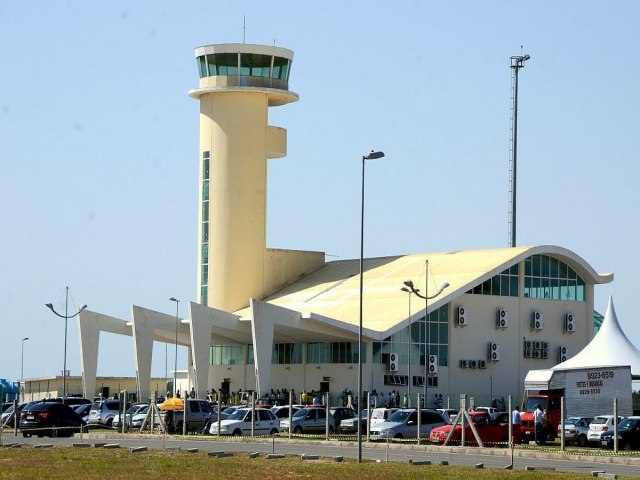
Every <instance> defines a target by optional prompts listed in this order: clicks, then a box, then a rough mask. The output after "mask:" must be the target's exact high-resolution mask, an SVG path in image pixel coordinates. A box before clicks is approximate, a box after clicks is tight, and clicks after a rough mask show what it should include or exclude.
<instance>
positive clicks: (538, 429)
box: [511, 404, 546, 445]
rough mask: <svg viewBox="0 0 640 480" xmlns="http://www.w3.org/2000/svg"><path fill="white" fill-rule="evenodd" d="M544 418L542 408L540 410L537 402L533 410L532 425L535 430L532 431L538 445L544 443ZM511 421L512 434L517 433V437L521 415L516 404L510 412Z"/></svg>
mask: <svg viewBox="0 0 640 480" xmlns="http://www.w3.org/2000/svg"><path fill="white" fill-rule="evenodd" d="M545 420H546V416H545V413H544V410H542V407H541V406H540V404H538V405H537V406H536V409H535V410H534V411H533V423H534V427H535V430H534V432H535V441H536V443H537V444H538V445H540V444H542V443H544V438H543V435H544V433H543V427H544V422H545ZM511 423H512V424H513V434H514V436H515V435H517V436H518V437H519V436H520V425H521V423H522V421H521V417H520V408H519V407H518V406H517V405H516V407H515V408H514V409H513V412H511ZM516 429H517V430H516Z"/></svg>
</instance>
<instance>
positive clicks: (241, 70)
mask: <svg viewBox="0 0 640 480" xmlns="http://www.w3.org/2000/svg"><path fill="white" fill-rule="evenodd" d="M197 62H198V71H199V73H200V78H205V77H214V76H217V75H220V76H237V75H239V76H243V77H247V76H248V77H265V78H277V79H279V80H284V81H288V80H289V71H290V69H291V60H289V59H287V58H282V57H275V56H273V55H260V54H257V53H214V54H209V55H203V56H201V57H198V58H197Z"/></svg>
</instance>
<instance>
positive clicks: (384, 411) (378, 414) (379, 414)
mask: <svg viewBox="0 0 640 480" xmlns="http://www.w3.org/2000/svg"><path fill="white" fill-rule="evenodd" d="M398 410H400V409H399V408H395V407H393V408H386V407H383V408H374V409H373V410H371V422H370V425H371V427H373V426H374V425H378V424H379V423H382V422H386V421H387V420H388V419H389V417H390V416H391V415H393V414H394V413H396V412H397V411H398Z"/></svg>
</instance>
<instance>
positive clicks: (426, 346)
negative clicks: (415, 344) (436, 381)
mask: <svg viewBox="0 0 640 480" xmlns="http://www.w3.org/2000/svg"><path fill="white" fill-rule="evenodd" d="M424 267H425V288H424V293H425V294H424V295H422V294H421V293H420V291H419V290H418V289H417V288H415V286H414V285H413V282H412V281H411V280H405V282H404V284H405V286H407V287H408V288H409V290H411V293H413V294H415V295H417V296H418V297H420V298H422V299H423V300H424V324H425V332H424V385H423V396H424V406H425V407H427V384H428V375H429V344H430V343H431V332H430V328H429V300H432V299H434V298H436V297H437V296H438V295H440V294H441V293H442V292H443V291H444V290H445V288H447V287H448V286H449V283H448V282H444V283H442V284H441V285H440V288H439V289H438V291H437V292H436V293H434V294H433V295H429V260H426V261H425V262H424Z"/></svg>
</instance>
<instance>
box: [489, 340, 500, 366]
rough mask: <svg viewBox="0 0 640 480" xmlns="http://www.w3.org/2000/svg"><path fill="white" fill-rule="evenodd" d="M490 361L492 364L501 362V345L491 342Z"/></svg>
mask: <svg viewBox="0 0 640 480" xmlns="http://www.w3.org/2000/svg"><path fill="white" fill-rule="evenodd" d="M489 360H491V361H492V362H497V361H498V360H500V345H498V344H497V343H496V342H489Z"/></svg>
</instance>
